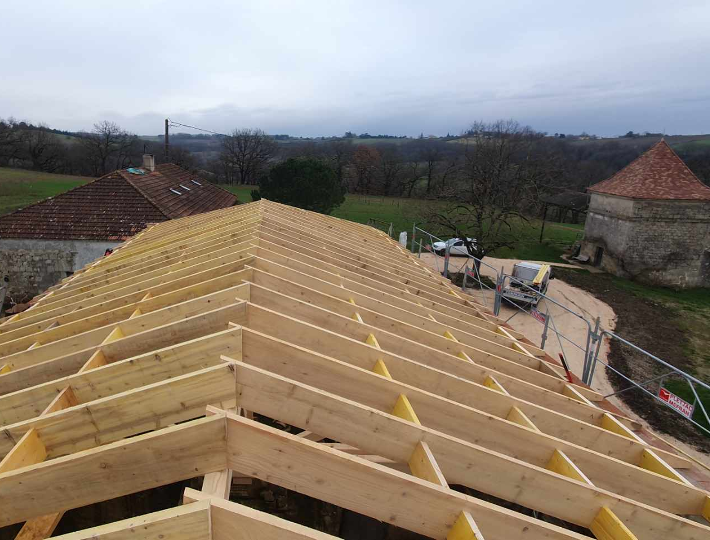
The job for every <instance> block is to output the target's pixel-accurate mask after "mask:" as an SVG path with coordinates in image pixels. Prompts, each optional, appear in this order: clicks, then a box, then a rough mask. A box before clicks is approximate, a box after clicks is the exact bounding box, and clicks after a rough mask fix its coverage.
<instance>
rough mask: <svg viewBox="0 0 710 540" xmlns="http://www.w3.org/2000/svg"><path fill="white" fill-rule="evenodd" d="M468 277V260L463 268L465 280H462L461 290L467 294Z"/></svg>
mask: <svg viewBox="0 0 710 540" xmlns="http://www.w3.org/2000/svg"><path fill="white" fill-rule="evenodd" d="M466 276H468V260H466V264H465V265H464V267H463V280H461V290H462V291H463V292H466Z"/></svg>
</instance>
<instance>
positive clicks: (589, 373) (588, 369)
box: [582, 317, 601, 386]
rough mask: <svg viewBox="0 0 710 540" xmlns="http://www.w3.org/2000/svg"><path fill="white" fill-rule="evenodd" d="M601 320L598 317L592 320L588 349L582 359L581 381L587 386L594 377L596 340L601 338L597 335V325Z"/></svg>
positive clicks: (596, 356) (597, 352)
mask: <svg viewBox="0 0 710 540" xmlns="http://www.w3.org/2000/svg"><path fill="white" fill-rule="evenodd" d="M600 323H601V320H600V318H599V317H597V318H596V320H595V321H594V330H592V331H591V334H590V335H589V344H588V347H589V350H588V351H587V353H586V355H585V360H584V371H583V372H582V382H583V383H584V384H587V385H589V386H591V385H592V377H594V368H595V367H596V363H597V358H598V356H599V349H601V347H599V346H598V344H597V342H598V341H600V340H601V336H600V335H599V325H600Z"/></svg>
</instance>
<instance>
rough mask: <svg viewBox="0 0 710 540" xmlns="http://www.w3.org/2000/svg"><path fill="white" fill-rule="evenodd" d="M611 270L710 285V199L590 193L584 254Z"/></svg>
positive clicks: (676, 283)
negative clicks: (600, 252)
mask: <svg viewBox="0 0 710 540" xmlns="http://www.w3.org/2000/svg"><path fill="white" fill-rule="evenodd" d="M598 247H601V248H603V249H604V257H603V259H602V263H601V267H602V268H603V269H605V270H607V271H609V272H611V273H614V274H616V275H619V276H623V277H630V278H634V279H638V280H640V281H644V282H647V283H651V284H656V285H665V286H670V287H676V288H689V287H704V286H710V202H707V201H679V200H664V201H659V200H633V199H626V198H622V197H615V196H610V195H602V194H597V193H595V194H592V197H591V201H590V206H589V212H588V214H587V221H586V224H585V238H584V241H583V245H582V253H583V254H585V255H588V256H589V257H590V260H593V259H594V255H595V252H596V249H597V248H598Z"/></svg>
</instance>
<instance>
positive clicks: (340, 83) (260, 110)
mask: <svg viewBox="0 0 710 540" xmlns="http://www.w3.org/2000/svg"><path fill="white" fill-rule="evenodd" d="M2 4H3V5H2V21H3V24H2V31H1V33H0V40H1V41H0V69H1V70H2V72H1V74H0V117H9V116H14V117H15V118H17V119H19V120H27V121H31V122H33V123H39V122H44V123H46V124H49V125H50V126H52V127H56V128H60V129H68V130H79V129H89V128H91V126H92V124H93V123H94V122H97V121H99V120H103V119H109V120H113V121H116V122H117V123H119V124H120V125H121V126H122V127H124V128H126V129H128V130H130V131H133V132H135V133H138V134H157V133H160V132H161V131H162V129H163V119H164V118H165V117H170V118H171V119H173V120H175V121H178V122H182V123H185V124H193V125H197V126H200V127H204V128H207V129H211V130H214V131H218V132H225V131H231V130H233V129H234V128H236V127H260V128H262V129H264V130H266V131H267V132H269V133H288V134H291V135H304V136H306V135H331V134H342V133H343V132H345V131H346V130H352V131H355V132H358V133H360V132H365V131H367V132H369V133H373V134H374V133H388V134H405V135H418V134H419V133H420V132H424V133H425V134H439V135H441V134H444V135H445V134H446V133H447V132H450V133H459V132H461V131H462V130H463V129H465V128H466V127H467V126H468V125H470V124H471V123H472V122H473V121H474V120H486V121H488V120H496V119H499V118H505V119H507V118H514V119H516V120H518V121H519V122H521V123H524V124H530V125H532V126H533V127H535V128H536V129H539V130H542V131H548V132H550V133H554V132H564V133H579V132H581V131H583V130H586V131H587V132H589V133H596V134H600V135H618V134H622V133H625V132H626V131H628V130H630V129H631V130H634V131H645V130H648V131H665V132H666V133H668V134H676V133H687V134H691V133H693V134H695V133H708V132H710V2H709V1H707V0H698V1H692V0H676V1H674V2H669V1H662V2H657V1H653V0H645V1H631V0H614V1H602V0H596V1H594V2H589V1H576V0H564V1H563V0H556V1H547V0H534V1H516V0H507V1H506V2H490V1H479V0H464V1H449V0H439V1H431V0H422V1H419V0H409V1H395V0H375V1H369V0H357V1H352V2H350V1H345V0H343V1H340V0H323V1H320V0H318V1H316V0H309V1H296V0H293V1H288V0H253V1H246V0H242V1H237V0H233V1H223V2H216V1H208V0H201V1H195V0H189V1H183V0H169V1H157V0H141V1H138V2H133V1H129V0H123V1H121V2H110V3H109V2H107V1H104V0H98V1H97V0H91V1H70V0H63V1H57V0H50V1H38V0H24V1H20V0H5V1H4V2H3V3H2ZM185 131H187V130H185Z"/></svg>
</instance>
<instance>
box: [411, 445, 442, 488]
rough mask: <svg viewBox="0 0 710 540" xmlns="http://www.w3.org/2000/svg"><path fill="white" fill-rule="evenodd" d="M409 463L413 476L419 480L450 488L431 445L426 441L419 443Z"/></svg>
mask: <svg viewBox="0 0 710 540" xmlns="http://www.w3.org/2000/svg"><path fill="white" fill-rule="evenodd" d="M408 463H409V468H410V470H411V471H412V474H413V475H414V476H416V477H417V478H422V479H424V480H427V481H429V482H433V483H434V484H436V485H438V486H443V487H449V484H448V483H447V482H446V479H445V478H444V475H443V473H442V472H441V469H440V468H439V464H438V463H437V462H436V459H435V458H434V455H433V454H432V453H431V449H430V448H429V445H428V444H427V443H425V442H424V441H419V442H418V443H417V446H416V447H415V448H414V452H412V455H411V457H410V458H409V461H408Z"/></svg>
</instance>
